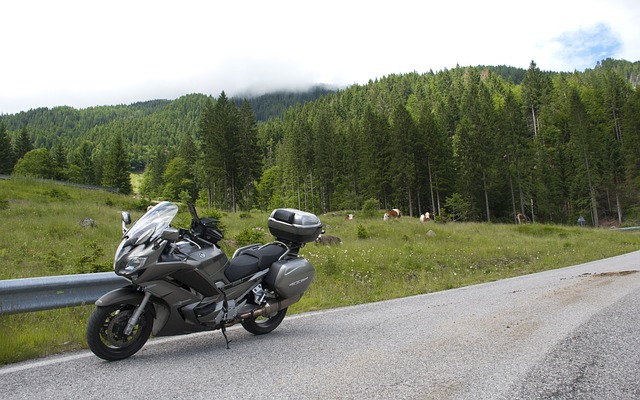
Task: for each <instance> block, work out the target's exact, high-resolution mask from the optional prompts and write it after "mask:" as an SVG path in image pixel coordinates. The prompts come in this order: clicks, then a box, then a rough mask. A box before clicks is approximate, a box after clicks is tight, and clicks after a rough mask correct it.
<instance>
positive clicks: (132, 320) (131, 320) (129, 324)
mask: <svg viewBox="0 0 640 400" xmlns="http://www.w3.org/2000/svg"><path fill="white" fill-rule="evenodd" d="M150 298H151V292H144V298H143V299H142V301H141V302H140V305H139V306H138V307H137V308H136V309H135V311H134V312H133V315H132V316H131V318H129V322H127V326H126V327H125V328H124V334H125V335H127V336H129V335H131V332H133V328H135V326H136V324H137V323H138V319H140V316H141V315H142V313H143V312H144V309H145V308H146V307H147V303H148V302H149V299H150Z"/></svg>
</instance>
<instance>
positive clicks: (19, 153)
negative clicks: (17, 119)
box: [14, 126, 33, 160]
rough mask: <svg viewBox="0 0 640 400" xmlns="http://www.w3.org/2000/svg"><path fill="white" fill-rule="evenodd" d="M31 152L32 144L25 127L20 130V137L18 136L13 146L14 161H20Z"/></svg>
mask: <svg viewBox="0 0 640 400" xmlns="http://www.w3.org/2000/svg"><path fill="white" fill-rule="evenodd" d="M31 150H33V143H32V142H31V139H30V138H29V132H28V131H27V127H26V126H25V127H23V128H22V129H21V130H20V135H19V136H18V138H17V141H16V143H15V146H14V155H15V157H16V160H19V159H21V158H22V157H24V155H25V154H27V153H28V152H30V151H31Z"/></svg>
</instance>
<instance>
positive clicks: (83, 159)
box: [69, 141, 98, 185]
mask: <svg viewBox="0 0 640 400" xmlns="http://www.w3.org/2000/svg"><path fill="white" fill-rule="evenodd" d="M92 153H93V146H92V145H91V143H89V142H88V141H84V142H82V144H81V145H80V146H79V147H78V148H77V149H76V150H75V151H72V152H71V155H70V157H69V180H70V181H72V182H78V183H84V184H87V185H93V184H96V183H98V182H96V178H95V166H94V163H93V159H92Z"/></svg>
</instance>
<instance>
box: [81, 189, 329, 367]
mask: <svg viewBox="0 0 640 400" xmlns="http://www.w3.org/2000/svg"><path fill="white" fill-rule="evenodd" d="M188 208H189V212H190V214H191V225H190V227H189V228H188V229H185V228H180V229H176V228H174V227H172V226H171V221H172V220H173V218H174V217H175V216H176V214H177V213H178V206H177V205H175V204H173V203H171V202H166V201H165V202H161V203H159V204H157V205H156V206H154V207H153V208H152V209H150V210H149V211H147V212H146V213H145V214H144V215H143V216H142V217H141V218H140V219H139V220H138V221H137V222H136V223H135V224H133V225H132V226H131V228H129V229H127V225H129V224H131V216H130V214H129V213H127V212H122V231H123V237H122V241H121V242H120V245H119V246H118V249H117V250H116V253H115V259H114V263H113V267H114V270H115V273H116V274H118V275H120V276H122V277H124V278H126V279H128V280H129V281H131V284H129V285H127V286H124V287H121V288H118V289H115V290H112V291H111V292H108V293H106V294H105V295H103V296H102V297H100V298H99V299H98V300H97V301H96V303H95V305H96V308H95V309H94V310H93V312H92V314H91V316H90V317H89V320H88V322H87V328H86V337H87V342H88V344H89V348H90V349H91V351H92V352H93V353H94V354H95V355H96V356H98V357H100V358H102V359H104V360H107V361H115V360H121V359H124V358H127V357H130V356H132V355H133V354H135V353H136V352H137V351H138V350H140V349H141V348H142V346H143V345H144V344H145V343H146V342H147V340H148V339H149V337H150V336H151V335H153V336H170V335H181V334H188V333H193V332H200V331H206V330H217V329H220V330H221V331H222V334H223V336H224V338H225V341H226V346H227V348H229V339H228V337H227V333H226V328H227V327H229V326H231V325H233V324H237V323H240V324H241V325H242V327H243V328H244V329H246V330H247V331H248V332H250V333H252V334H254V335H262V334H266V333H269V332H271V331H273V330H274V329H276V328H277V327H278V326H279V325H280V323H281V322H282V320H283V319H284V317H285V315H286V313H287V309H288V307H289V306H291V305H292V304H294V303H296V302H298V301H299V300H300V299H301V298H302V295H303V294H304V293H305V291H306V290H307V289H308V288H309V286H310V285H311V282H312V281H313V278H314V275H315V270H314V268H313V266H312V265H311V264H310V263H309V262H308V261H307V260H306V259H305V258H303V257H301V256H300V255H299V251H300V249H301V248H302V247H304V245H305V244H306V243H309V242H312V241H314V240H315V239H316V238H317V237H318V235H319V234H320V233H321V231H322V225H321V223H320V220H319V219H318V217H317V216H316V215H314V214H311V213H308V212H304V211H300V210H297V209H292V208H278V209H275V210H273V212H272V213H271V215H270V216H269V218H268V220H267V225H268V228H269V231H270V233H271V234H272V235H273V236H274V237H275V240H274V241H273V242H270V243H267V244H259V243H257V244H252V245H248V246H243V247H241V248H239V249H238V250H236V251H235V253H234V254H233V256H232V258H231V259H229V258H228V257H227V256H226V255H225V253H224V252H223V251H222V250H221V248H220V247H219V246H218V242H219V241H220V240H222V239H223V234H222V232H221V231H220V229H219V228H218V227H217V225H216V223H219V222H220V221H218V220H215V219H212V218H202V219H201V218H200V217H198V214H197V212H196V209H195V207H194V206H193V205H192V204H189V205H188Z"/></svg>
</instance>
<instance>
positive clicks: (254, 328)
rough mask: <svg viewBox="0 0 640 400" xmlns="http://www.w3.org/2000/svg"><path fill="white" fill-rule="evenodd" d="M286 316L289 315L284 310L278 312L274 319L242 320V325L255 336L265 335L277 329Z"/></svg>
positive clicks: (256, 318)
mask: <svg viewBox="0 0 640 400" xmlns="http://www.w3.org/2000/svg"><path fill="white" fill-rule="evenodd" d="M285 315H287V309H286V308H283V309H282V310H280V311H278V312H277V313H276V315H274V316H273V317H255V318H248V319H245V320H242V322H241V324H242V327H243V328H244V329H246V330H247V332H250V333H253V334H254V335H264V334H265V333H269V332H271V331H272V330H274V329H276V328H277V327H278V325H280V323H281V322H282V320H283V319H284V317H285Z"/></svg>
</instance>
